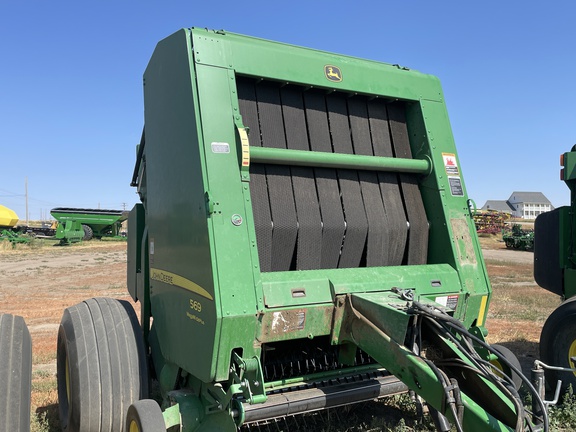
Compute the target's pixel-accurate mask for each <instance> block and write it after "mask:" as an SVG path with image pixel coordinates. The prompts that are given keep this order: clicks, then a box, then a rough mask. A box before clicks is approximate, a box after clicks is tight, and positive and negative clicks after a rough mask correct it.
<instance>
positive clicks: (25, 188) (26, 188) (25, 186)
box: [24, 177, 30, 226]
mask: <svg viewBox="0 0 576 432" xmlns="http://www.w3.org/2000/svg"><path fill="white" fill-rule="evenodd" d="M24 192H25V195H26V226H28V225H30V222H29V220H28V177H25V181H24Z"/></svg>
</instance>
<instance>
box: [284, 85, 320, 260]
mask: <svg viewBox="0 0 576 432" xmlns="http://www.w3.org/2000/svg"><path fill="white" fill-rule="evenodd" d="M280 97H281V98H282V112H283V114H284V124H285V132H286V144H287V146H288V148H289V149H293V150H310V146H309V145H308V134H307V133H306V117H305V114H304V102H303V100H302V92H301V91H297V90H296V89H294V88H293V87H283V88H282V89H281V90H280ZM291 172H292V185H293V189H294V201H295V204H296V214H297V216H298V239H297V244H296V269H297V270H310V269H312V270H313V269H318V268H320V267H321V259H320V257H321V253H322V219H321V217H320V204H319V202H318V195H317V194H316V181H315V179H314V169H313V168H308V167H297V166H295V167H292V168H291Z"/></svg>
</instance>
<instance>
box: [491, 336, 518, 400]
mask: <svg viewBox="0 0 576 432" xmlns="http://www.w3.org/2000/svg"><path fill="white" fill-rule="evenodd" d="M491 346H492V348H494V350H496V351H497V352H498V353H499V354H500V355H501V356H502V358H503V360H505V361H507V362H508V363H510V364H511V365H512V366H514V367H515V368H516V369H518V370H519V371H522V366H521V365H520V361H519V360H518V357H516V354H514V353H513V352H512V351H510V350H509V349H508V348H506V347H505V346H502V345H498V344H494V345H491ZM492 364H494V365H495V366H496V367H498V368H499V369H500V370H501V371H502V372H503V373H504V374H505V375H506V376H507V377H509V378H512V382H513V383H514V387H515V388H516V390H520V387H521V386H522V378H521V377H520V375H518V374H517V373H516V372H514V371H512V368H510V367H509V366H508V365H506V363H505V362H504V361H500V360H494V361H492Z"/></svg>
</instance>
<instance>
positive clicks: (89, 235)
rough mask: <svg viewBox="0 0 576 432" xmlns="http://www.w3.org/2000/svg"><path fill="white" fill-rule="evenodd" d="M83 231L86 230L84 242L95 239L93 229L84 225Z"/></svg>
mask: <svg viewBox="0 0 576 432" xmlns="http://www.w3.org/2000/svg"><path fill="white" fill-rule="evenodd" d="M82 229H83V230H84V237H82V240H84V241H88V240H92V237H94V231H93V230H92V228H91V227H89V226H88V225H82Z"/></svg>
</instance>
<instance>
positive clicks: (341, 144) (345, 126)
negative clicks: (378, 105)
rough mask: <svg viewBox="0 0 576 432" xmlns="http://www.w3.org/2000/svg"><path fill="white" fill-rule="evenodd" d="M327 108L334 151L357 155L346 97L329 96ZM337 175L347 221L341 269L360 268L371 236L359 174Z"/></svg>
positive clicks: (352, 172)
mask: <svg viewBox="0 0 576 432" xmlns="http://www.w3.org/2000/svg"><path fill="white" fill-rule="evenodd" d="M326 108H327V111H328V120H329V122H330V132H331V135H332V147H333V148H334V152H335V153H343V154H354V149H353V148H352V139H351V136H350V125H349V123H348V111H347V107H346V100H345V99H344V98H343V97H342V96H329V97H327V98H326ZM336 172H337V174H338V183H339V185H340V193H341V199H342V207H343V209H344V219H345V221H346V232H345V236H344V239H343V243H342V251H341V253H340V260H339V262H338V267H339V268H353V267H358V266H359V265H360V260H361V259H362V254H363V252H364V245H365V244H366V236H367V235H368V220H367V219H366V211H365V210H364V202H363V200H362V190H361V189H360V182H359V181H358V173H357V172H356V171H353V170H345V169H338V170H336Z"/></svg>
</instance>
